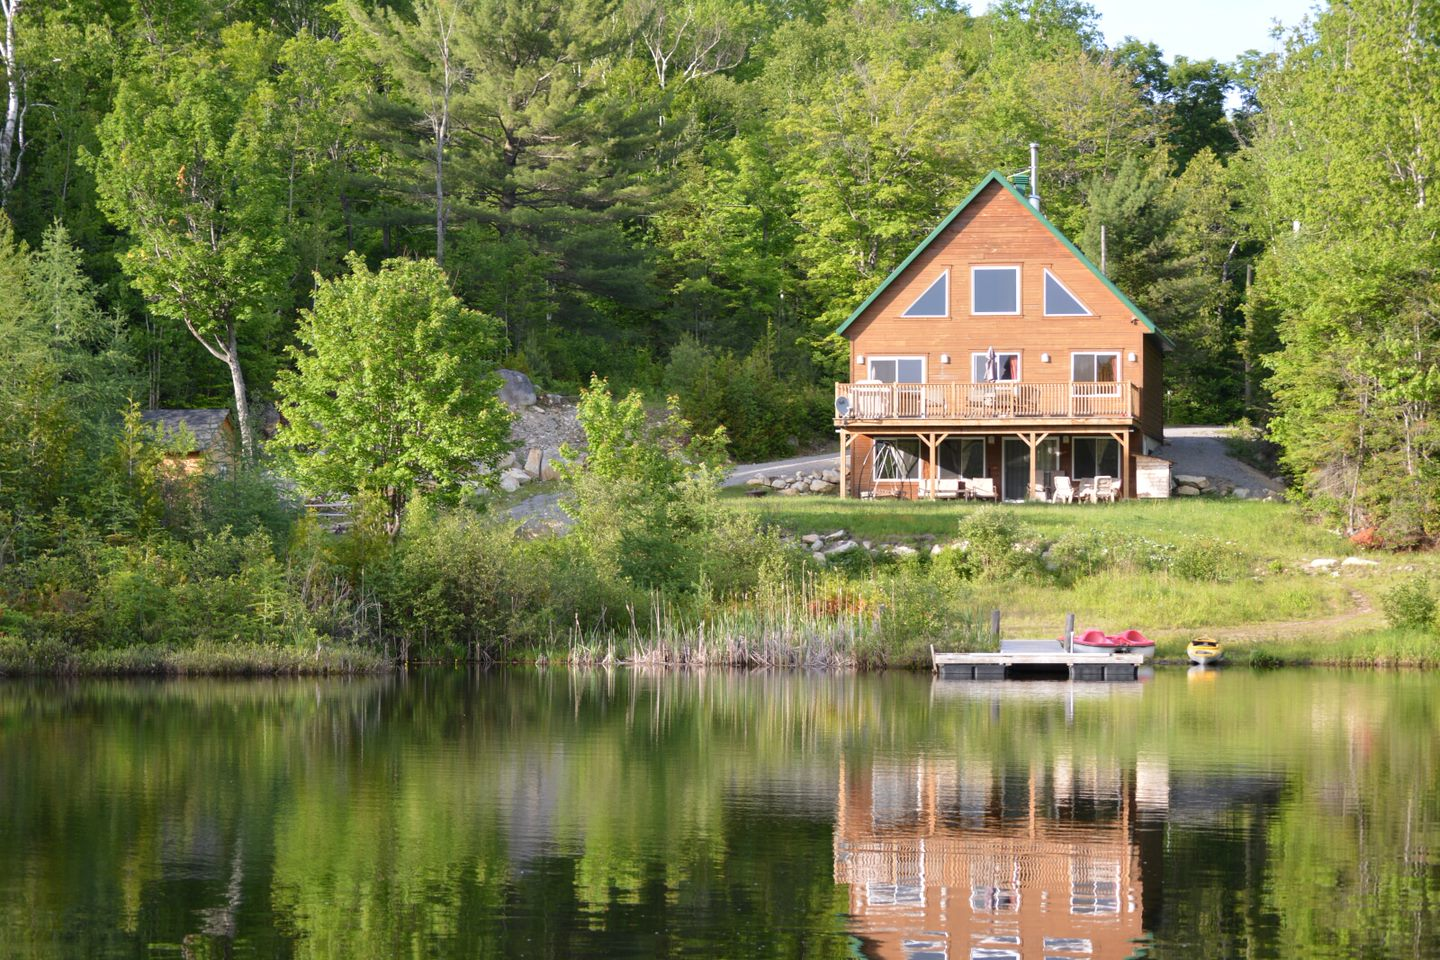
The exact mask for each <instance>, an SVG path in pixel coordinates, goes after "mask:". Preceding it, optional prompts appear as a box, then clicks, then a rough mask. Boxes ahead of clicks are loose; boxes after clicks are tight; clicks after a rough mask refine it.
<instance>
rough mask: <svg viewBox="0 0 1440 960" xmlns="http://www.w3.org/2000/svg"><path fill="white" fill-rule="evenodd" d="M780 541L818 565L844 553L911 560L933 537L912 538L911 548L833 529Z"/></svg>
mask: <svg viewBox="0 0 1440 960" xmlns="http://www.w3.org/2000/svg"><path fill="white" fill-rule="evenodd" d="M781 539H782V540H784V541H786V542H789V543H798V544H799V545H800V546H801V547H802V548H804V549H806V550H808V551H810V559H812V560H814V561H815V562H816V563H819V564H826V563H829V562H830V561H831V560H833V559H835V558H837V557H840V556H842V555H844V554H847V553H854V552H855V551H857V550H858V551H863V552H865V553H868V554H869V555H870V556H872V557H877V556H880V555H882V554H888V555H891V556H896V557H913V556H915V555H916V554H918V553H919V552H920V550H921V549H923V548H925V547H926V546H928V545H930V544H933V543H934V541H935V537H934V536H933V535H931V534H928V533H927V534H920V535H918V536H916V537H913V538H912V539H913V541H914V545H912V544H910V543H875V542H874V541H871V540H856V539H855V538H854V537H852V536H851V535H850V534H849V532H847V531H845V530H833V531H831V532H830V533H807V534H805V535H804V536H802V537H798V538H797V537H790V536H784V537H782V538H781ZM930 549H931V550H932V552H939V550H940V547H939V546H933V547H931V548H930Z"/></svg>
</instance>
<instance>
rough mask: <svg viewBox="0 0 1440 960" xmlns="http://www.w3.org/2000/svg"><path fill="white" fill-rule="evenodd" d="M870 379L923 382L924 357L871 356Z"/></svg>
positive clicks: (892, 381) (886, 381) (891, 381)
mask: <svg viewBox="0 0 1440 960" xmlns="http://www.w3.org/2000/svg"><path fill="white" fill-rule="evenodd" d="M870 379H871V380H881V381H884V382H885V383H924V382H925V358H924V357H871V358H870Z"/></svg>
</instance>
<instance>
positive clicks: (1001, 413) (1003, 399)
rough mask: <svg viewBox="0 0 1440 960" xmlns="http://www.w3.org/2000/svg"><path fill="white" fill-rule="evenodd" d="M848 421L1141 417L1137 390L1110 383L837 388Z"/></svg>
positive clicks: (846, 385)
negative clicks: (845, 405) (845, 402)
mask: <svg viewBox="0 0 1440 960" xmlns="http://www.w3.org/2000/svg"><path fill="white" fill-rule="evenodd" d="M835 396H836V397H837V398H839V397H848V398H849V399H850V411H849V413H848V414H847V415H846V416H845V417H843V418H842V417H839V416H838V415H837V417H836V419H837V420H838V419H845V420H850V421H873V420H1054V419H1064V420H1078V419H1086V418H1090V417H1094V418H1097V419H1105V420H1126V419H1133V418H1135V417H1137V416H1139V414H1140V387H1139V386H1138V385H1137V384H1134V383H1131V382H1130V381H1128V380H1121V381H1119V382H1113V383H1093V382H1089V381H1085V382H1081V381H1072V382H1070V383H837V384H835Z"/></svg>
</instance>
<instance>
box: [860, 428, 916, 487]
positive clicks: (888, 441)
mask: <svg viewBox="0 0 1440 960" xmlns="http://www.w3.org/2000/svg"><path fill="white" fill-rule="evenodd" d="M874 458H875V466H874V468H873V474H872V475H873V476H874V478H875V479H876V480H877V481H878V480H919V479H920V438H919V437H877V438H876V439H875V451H874Z"/></svg>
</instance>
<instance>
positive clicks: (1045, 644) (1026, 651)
mask: <svg viewBox="0 0 1440 960" xmlns="http://www.w3.org/2000/svg"><path fill="white" fill-rule="evenodd" d="M933 657H934V660H935V671H936V672H937V673H938V674H939V675H940V678H941V679H942V680H1010V679H1014V678H1016V677H1021V676H1047V675H1048V676H1054V675H1068V676H1069V677H1070V679H1072V680H1138V679H1139V678H1140V666H1141V664H1143V663H1144V662H1145V658H1144V657H1143V656H1141V655H1140V654H1138V653H1107V652H1095V653H1092V652H1090V651H1088V650H1086V651H1076V650H1066V649H1065V647H1064V645H1063V644H1061V643H1060V641H1058V640H1003V641H1001V643H1000V649H999V651H998V652H995V653H936V654H933Z"/></svg>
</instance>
